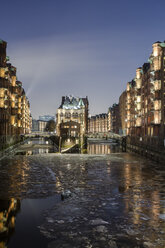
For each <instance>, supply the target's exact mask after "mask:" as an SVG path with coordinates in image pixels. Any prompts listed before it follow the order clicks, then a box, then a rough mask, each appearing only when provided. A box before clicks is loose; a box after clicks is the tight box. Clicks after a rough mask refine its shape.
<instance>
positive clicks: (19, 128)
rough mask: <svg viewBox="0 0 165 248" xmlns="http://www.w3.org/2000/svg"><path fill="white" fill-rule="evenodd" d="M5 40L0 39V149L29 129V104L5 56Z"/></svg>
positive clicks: (17, 139)
mask: <svg viewBox="0 0 165 248" xmlns="http://www.w3.org/2000/svg"><path fill="white" fill-rule="evenodd" d="M6 47H7V42H5V41H3V40H0V149H2V148H4V147H6V146H8V145H9V144H12V143H15V142H17V141H19V139H20V134H25V133H29V132H30V129H31V120H32V119H31V115H30V104H29V101H28V99H27V97H26V94H25V91H24V89H23V87H22V83H21V82H20V81H17V79H16V68H15V67H14V66H12V65H11V64H10V63H9V62H8V60H9V57H7V56H6Z"/></svg>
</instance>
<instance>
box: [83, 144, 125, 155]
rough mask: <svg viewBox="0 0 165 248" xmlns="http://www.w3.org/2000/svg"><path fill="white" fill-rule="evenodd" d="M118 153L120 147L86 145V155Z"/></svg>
mask: <svg viewBox="0 0 165 248" xmlns="http://www.w3.org/2000/svg"><path fill="white" fill-rule="evenodd" d="M116 152H120V147H119V146H118V145H116V144H112V143H88V146H87V153H88V154H96V155H99V154H100V155H101V154H102V155H103V154H111V153H116Z"/></svg>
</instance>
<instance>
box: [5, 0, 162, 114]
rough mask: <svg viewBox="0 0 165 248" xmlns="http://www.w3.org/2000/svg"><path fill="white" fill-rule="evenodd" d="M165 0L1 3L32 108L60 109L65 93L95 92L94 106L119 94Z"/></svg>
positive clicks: (142, 58)
mask: <svg viewBox="0 0 165 248" xmlns="http://www.w3.org/2000/svg"><path fill="white" fill-rule="evenodd" d="M164 10H165V1H164V0H157V1H156V0H155V1H153V0H138V1H135V0H115V1H111V0H47V1H46V0H45V1H43V0H12V1H9V0H8V1H1V3H0V13H1V14H0V38H1V39H3V40H6V41H7V42H8V47H7V54H8V55H9V56H10V60H11V62H12V63H13V65H14V66H16V67H17V75H18V79H19V80H20V81H22V82H23V86H24V88H25V91H26V93H27V95H28V98H29V100H30V103H31V111H32V116H33V117H34V118H37V117H38V116H39V115H43V114H55V113H56V110H57V108H58V107H59V105H60V102H61V96H62V95H68V94H71V95H74V96H82V97H85V96H88V98H89V104H90V105H89V109H90V113H91V114H98V113H102V112H107V110H108V107H109V106H111V105H112V104H113V103H114V102H118V99H119V96H120V94H121V93H122V91H123V90H125V88H126V83H127V82H128V81H130V80H132V79H133V78H134V76H135V71H136V68H138V67H139V66H142V64H143V63H144V62H146V61H147V59H148V57H149V54H150V53H151V50H152V44H153V43H154V42H155V41H158V40H160V41H164V40H165V11H164Z"/></svg>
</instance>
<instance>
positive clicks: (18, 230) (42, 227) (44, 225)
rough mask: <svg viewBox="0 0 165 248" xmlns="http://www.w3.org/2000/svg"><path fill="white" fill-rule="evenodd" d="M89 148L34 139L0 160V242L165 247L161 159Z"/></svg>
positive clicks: (13, 246)
mask: <svg viewBox="0 0 165 248" xmlns="http://www.w3.org/2000/svg"><path fill="white" fill-rule="evenodd" d="M39 145H41V147H40V146H39ZM43 145H45V146H43ZM46 145H47V146H46ZM43 147H44V148H43ZM87 151H88V154H57V153H54V149H53V146H52V147H51V144H48V142H47V141H46V140H41V139H39V140H37V139H35V140H32V141H29V142H27V143H26V144H24V145H23V146H21V147H19V148H18V149H17V151H16V152H15V153H14V154H11V155H10V156H8V157H6V158H3V159H1V160H0V248H20V247H21V248H22V247H24V248H27V247H28V248H29V247H31V248H36V247H39V248H63V247H67V248H78V247H82V248H85V247H87V248H92V247H95V248H99V247H101V248H105V247H109V248H129V247H130V248H143V247H144V248H147V247H149V248H152V247H156V248H164V247H165V169H164V166H163V165H160V164H157V163H154V162H152V161H150V160H146V159H144V158H141V157H138V156H135V155H132V154H129V153H122V152H121V151H120V149H119V147H118V146H117V144H112V143H108V142H106V143H104V142H100V143H99V142H93V143H92V142H90V144H88V149H87ZM68 192H69V194H68ZM61 194H63V196H64V197H63V198H62V199H61Z"/></svg>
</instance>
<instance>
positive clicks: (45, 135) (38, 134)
mask: <svg viewBox="0 0 165 248" xmlns="http://www.w3.org/2000/svg"><path fill="white" fill-rule="evenodd" d="M22 136H24V137H26V138H35V137H41V138H42V137H43V138H49V137H51V136H56V134H55V133H51V132H32V133H28V134H23V135H22Z"/></svg>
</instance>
